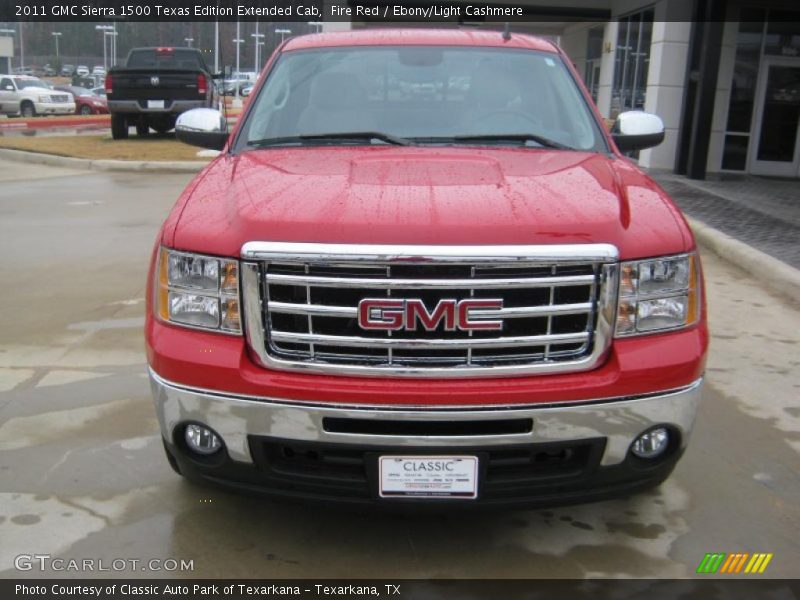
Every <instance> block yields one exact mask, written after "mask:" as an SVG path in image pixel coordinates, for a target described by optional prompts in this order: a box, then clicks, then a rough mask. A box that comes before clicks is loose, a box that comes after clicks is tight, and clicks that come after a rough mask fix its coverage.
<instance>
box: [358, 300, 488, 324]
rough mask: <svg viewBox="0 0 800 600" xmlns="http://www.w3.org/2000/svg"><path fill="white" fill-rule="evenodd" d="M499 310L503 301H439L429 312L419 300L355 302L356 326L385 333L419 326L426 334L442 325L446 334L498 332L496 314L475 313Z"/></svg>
mask: <svg viewBox="0 0 800 600" xmlns="http://www.w3.org/2000/svg"><path fill="white" fill-rule="evenodd" d="M501 308H503V301H502V300H483V299H481V300H477V299H472V298H470V299H466V300H449V299H446V300H439V302H438V303H437V304H436V306H435V307H434V308H433V310H432V311H430V312H429V311H428V309H427V308H426V307H425V304H424V303H423V302H422V300H420V299H418V298H408V299H405V300H401V299H396V300H395V299H389V298H364V299H363V300H362V301H361V302H359V303H358V325H359V327H361V328H362V329H382V330H384V331H399V330H401V329H403V330H406V331H416V330H417V327H418V326H420V325H421V326H422V328H423V329H425V330H426V331H433V330H435V329H436V328H438V327H439V325H441V324H442V323H444V330H445V331H500V330H501V329H503V321H502V320H500V319H497V318H496V317H497V315H491V314H488V315H487V314H485V312H484V314H476V312H475V311H487V310H500V309H501ZM492 317H494V318H492Z"/></svg>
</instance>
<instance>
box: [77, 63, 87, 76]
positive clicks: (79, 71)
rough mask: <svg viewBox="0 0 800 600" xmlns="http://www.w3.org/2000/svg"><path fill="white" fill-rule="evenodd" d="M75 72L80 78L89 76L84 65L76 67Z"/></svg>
mask: <svg viewBox="0 0 800 600" xmlns="http://www.w3.org/2000/svg"><path fill="white" fill-rule="evenodd" d="M75 72H76V73H77V74H78V75H80V76H81V77H86V76H88V75H89V67H87V66H86V65H78V66H77V67H76V68H75Z"/></svg>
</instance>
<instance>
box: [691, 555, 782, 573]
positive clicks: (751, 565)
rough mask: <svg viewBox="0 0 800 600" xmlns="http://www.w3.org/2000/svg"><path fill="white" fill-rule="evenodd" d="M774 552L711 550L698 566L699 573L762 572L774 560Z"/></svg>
mask: <svg viewBox="0 0 800 600" xmlns="http://www.w3.org/2000/svg"><path fill="white" fill-rule="evenodd" d="M772 557H773V554H772V553H766V552H756V553H754V554H750V553H749V552H733V553H731V554H727V553H725V552H709V553H706V555H705V556H704V557H703V560H702V561H700V565H699V566H698V567H697V573H702V574H706V575H713V574H715V573H720V574H728V575H733V574H738V573H742V572H743V571H742V569H744V573H746V574H751V575H755V574H761V573H763V572H764V571H765V570H766V569H767V565H768V564H769V562H770V561H771V560H772Z"/></svg>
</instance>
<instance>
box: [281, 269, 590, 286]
mask: <svg viewBox="0 0 800 600" xmlns="http://www.w3.org/2000/svg"><path fill="white" fill-rule="evenodd" d="M594 279H595V277H594V275H573V276H569V277H538V278H528V277H517V278H502V279H378V278H338V277H318V276H308V277H306V276H298V275H283V274H280V273H278V274H274V275H270V283H271V284H280V285H297V286H307V285H311V286H314V287H332V288H365V289H379V290H384V289H391V290H398V289H408V290H420V289H421V290H443V289H446V290H452V289H487V288H489V289H495V288H498V289H499V288H550V287H560V286H570V285H587V284H591V283H593V282H594Z"/></svg>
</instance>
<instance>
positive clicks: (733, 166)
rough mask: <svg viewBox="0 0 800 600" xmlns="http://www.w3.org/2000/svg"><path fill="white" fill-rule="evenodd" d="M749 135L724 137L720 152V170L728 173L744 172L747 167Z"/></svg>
mask: <svg viewBox="0 0 800 600" xmlns="http://www.w3.org/2000/svg"><path fill="white" fill-rule="evenodd" d="M749 141H750V136H749V135H726V136H725V147H724V149H723V151H722V168H723V169H726V170H728V171H744V169H745V167H746V165H747V144H748V143H749Z"/></svg>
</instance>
